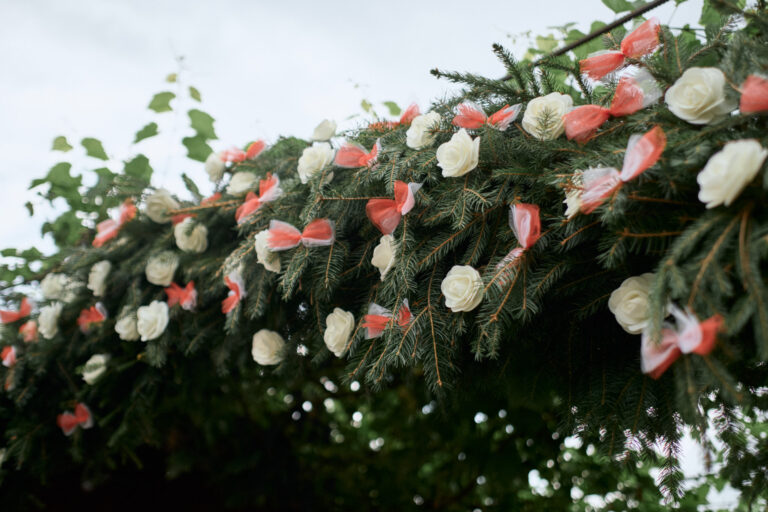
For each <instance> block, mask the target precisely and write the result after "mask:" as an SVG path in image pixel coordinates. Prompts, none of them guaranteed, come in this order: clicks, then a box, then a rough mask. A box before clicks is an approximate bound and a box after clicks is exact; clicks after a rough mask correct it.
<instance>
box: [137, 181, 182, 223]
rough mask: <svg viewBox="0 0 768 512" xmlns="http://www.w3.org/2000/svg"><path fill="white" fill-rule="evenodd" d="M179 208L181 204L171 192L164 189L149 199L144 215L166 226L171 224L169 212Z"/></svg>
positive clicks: (156, 191)
mask: <svg viewBox="0 0 768 512" xmlns="http://www.w3.org/2000/svg"><path fill="white" fill-rule="evenodd" d="M179 206H180V205H179V202H178V201H176V200H175V199H174V198H173V197H172V196H171V193H170V192H168V191H167V190H165V189H164V188H159V189H157V190H155V192H154V193H153V194H152V195H150V196H149V197H148V198H147V201H146V204H145V207H144V213H146V214H147V217H149V218H150V219H152V220H153V221H154V222H157V223H158V224H166V223H168V222H171V216H170V214H169V213H168V211H169V210H176V209H178V208H179Z"/></svg>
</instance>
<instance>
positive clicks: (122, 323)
mask: <svg viewBox="0 0 768 512" xmlns="http://www.w3.org/2000/svg"><path fill="white" fill-rule="evenodd" d="M137 321H138V319H137V318H136V312H135V311H134V310H133V309H131V308H130V307H128V306H124V307H123V311H122V312H121V313H120V316H119V317H118V319H117V322H115V332H116V333H117V335H118V336H119V337H120V339H121V340H123V341H136V340H138V339H139V338H141V335H140V334H139V329H138V327H137V325H136V323H137Z"/></svg>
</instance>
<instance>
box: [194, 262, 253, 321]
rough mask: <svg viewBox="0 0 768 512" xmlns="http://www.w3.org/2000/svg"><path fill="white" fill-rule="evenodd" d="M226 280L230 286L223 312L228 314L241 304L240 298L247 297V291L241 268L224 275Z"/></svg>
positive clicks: (222, 303)
mask: <svg viewBox="0 0 768 512" xmlns="http://www.w3.org/2000/svg"><path fill="white" fill-rule="evenodd" d="M224 282H225V283H226V284H227V288H229V294H228V295H227V298H226V299H224V300H223V301H221V312H222V313H224V314H225V315H226V314H227V313H229V312H230V311H232V310H233V309H235V307H236V306H237V305H238V304H240V300H242V298H243V297H245V295H246V293H245V282H243V276H242V275H240V271H239V270H233V271H232V272H230V273H229V275H227V276H225V277H224ZM187 286H189V285H187Z"/></svg>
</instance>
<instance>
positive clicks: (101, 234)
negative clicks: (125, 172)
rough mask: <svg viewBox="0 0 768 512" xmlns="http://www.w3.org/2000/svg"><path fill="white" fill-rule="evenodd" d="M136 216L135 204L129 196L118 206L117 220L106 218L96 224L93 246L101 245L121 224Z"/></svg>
mask: <svg viewBox="0 0 768 512" xmlns="http://www.w3.org/2000/svg"><path fill="white" fill-rule="evenodd" d="M134 217H136V206H134V204H133V200H132V199H131V198H130V197H129V198H128V199H126V200H125V201H124V202H123V204H122V205H121V206H120V214H119V216H118V218H117V220H114V219H107V220H103V221H101V222H99V223H98V224H97V225H96V237H95V238H94V239H93V246H94V247H101V246H102V245H104V244H105V243H106V242H108V241H109V240H112V239H113V238H115V237H116V236H117V234H118V233H119V232H120V228H122V227H123V224H125V223H126V222H128V221H129V220H131V219H133V218H134Z"/></svg>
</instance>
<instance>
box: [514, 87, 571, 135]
mask: <svg viewBox="0 0 768 512" xmlns="http://www.w3.org/2000/svg"><path fill="white" fill-rule="evenodd" d="M572 108H573V98H571V97H570V96H569V95H567V94H560V93H559V92H553V93H549V94H547V95H546V96H539V97H538V98H534V99H532V100H531V101H529V102H528V105H527V106H526V107H525V114H524V115H523V121H522V125H523V129H524V130H525V131H527V132H528V133H530V134H531V135H533V136H534V137H536V138H537V139H539V140H554V139H556V138H558V137H559V136H560V135H562V134H563V132H564V131H565V125H564V123H563V116H564V115H565V114H567V113H568V112H570V111H571V109H572Z"/></svg>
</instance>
